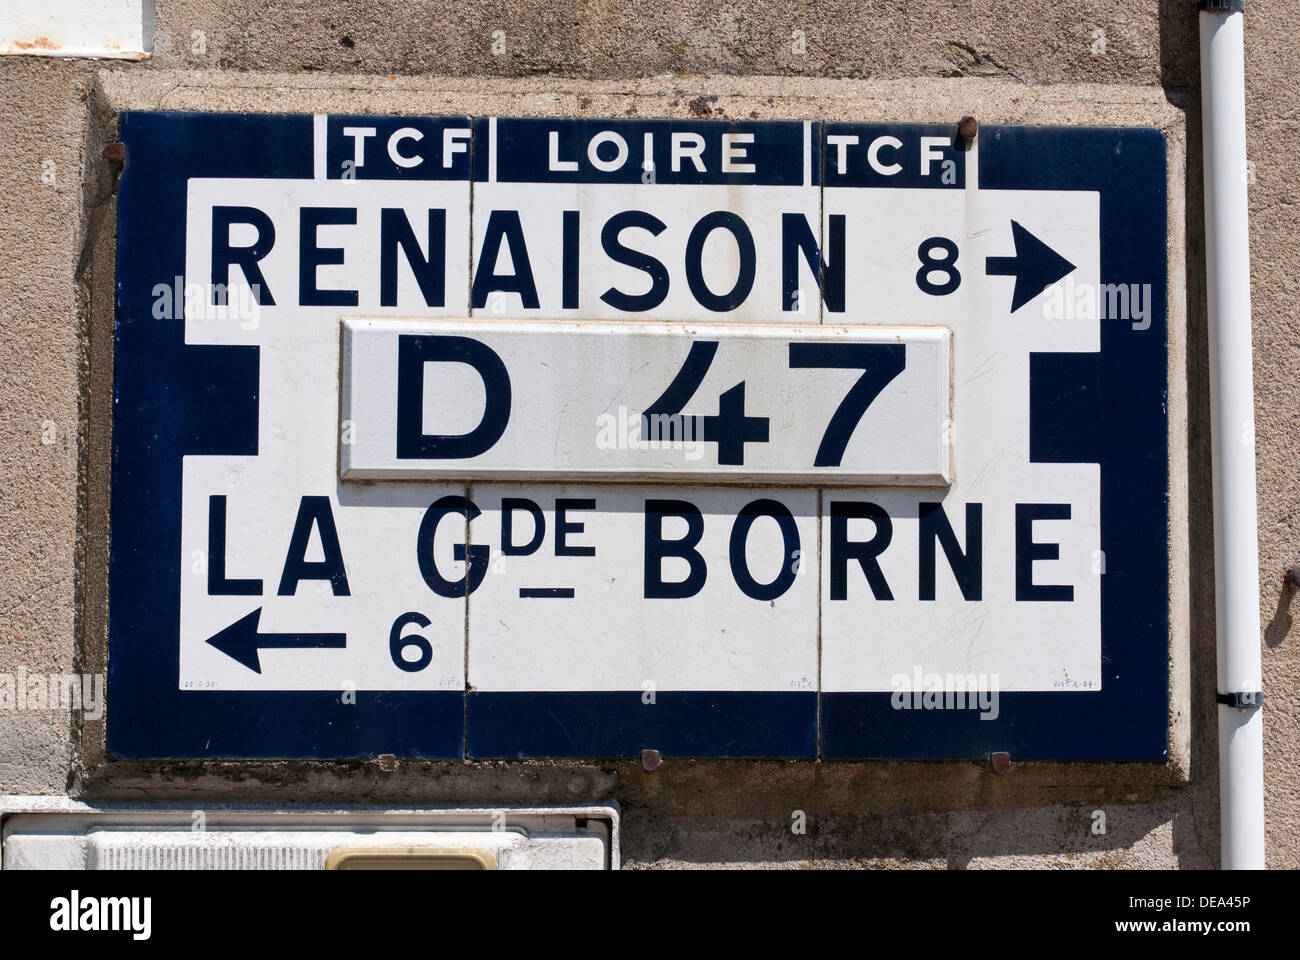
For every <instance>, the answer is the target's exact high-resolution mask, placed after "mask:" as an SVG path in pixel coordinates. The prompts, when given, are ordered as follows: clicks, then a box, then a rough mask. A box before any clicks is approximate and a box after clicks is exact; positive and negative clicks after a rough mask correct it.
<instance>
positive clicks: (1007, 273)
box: [984, 220, 1075, 313]
mask: <svg viewBox="0 0 1300 960" xmlns="http://www.w3.org/2000/svg"><path fill="white" fill-rule="evenodd" d="M1011 239H1012V240H1013V241H1014V242H1015V245H1016V255H1015V256H1014V257H988V258H986V259H985V261H984V272H985V273H987V274H988V275H989V276H990V277H1015V278H1016V288H1015V290H1014V291H1013V292H1012V294H1011V312H1012V313H1015V312H1016V311H1017V310H1019V309H1020V308H1021V307H1023V306H1024V305H1025V304H1026V303H1028V302H1029V301H1030V300H1032V299H1034V297H1036V296H1038V295H1039V294H1040V293H1042V292H1043V291H1044V290H1046V289H1047V288H1048V287H1050V286H1051V285H1052V284H1054V283H1056V281H1057V280H1060V279H1061V278H1062V277H1064V276H1065V275H1066V274H1068V273H1070V272H1071V271H1072V270H1074V269H1075V267H1074V264H1072V263H1071V262H1070V261H1069V260H1066V259H1065V257H1063V256H1061V255H1060V254H1059V253H1057V252H1056V251H1055V250H1053V249H1052V248H1051V247H1049V246H1048V245H1047V244H1045V243H1043V241H1041V240H1039V239H1038V238H1037V237H1036V236H1034V235H1033V234H1032V233H1030V232H1029V231H1028V230H1026V229H1025V228H1024V227H1022V226H1021V225H1020V224H1018V223H1016V221H1014V220H1012V221H1011Z"/></svg>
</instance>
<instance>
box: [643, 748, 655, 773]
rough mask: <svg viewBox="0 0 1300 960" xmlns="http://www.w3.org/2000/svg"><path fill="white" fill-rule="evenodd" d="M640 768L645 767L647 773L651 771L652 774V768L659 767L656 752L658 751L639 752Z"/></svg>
mask: <svg viewBox="0 0 1300 960" xmlns="http://www.w3.org/2000/svg"><path fill="white" fill-rule="evenodd" d="M641 766H643V767H645V768H646V770H647V771H651V772H653V770H654V768H655V767H657V766H659V751H658V750H642V751H641Z"/></svg>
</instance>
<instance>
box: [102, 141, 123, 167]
mask: <svg viewBox="0 0 1300 960" xmlns="http://www.w3.org/2000/svg"><path fill="white" fill-rule="evenodd" d="M104 159H105V160H111V161H113V162H114V163H122V162H123V161H125V160H126V144H124V143H110V144H109V145H108V146H106V147H105V148H104Z"/></svg>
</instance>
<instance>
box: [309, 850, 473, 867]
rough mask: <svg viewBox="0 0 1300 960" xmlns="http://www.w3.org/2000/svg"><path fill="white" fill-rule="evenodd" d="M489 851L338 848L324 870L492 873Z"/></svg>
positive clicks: (328, 859)
mask: <svg viewBox="0 0 1300 960" xmlns="http://www.w3.org/2000/svg"><path fill="white" fill-rule="evenodd" d="M496 868H497V858H496V854H494V853H493V852H492V851H491V850H474V849H469V848H452V849H438V848H432V847H423V848H422V847H403V848H401V849H395V848H391V847H337V848H335V849H334V850H331V851H330V852H329V855H328V856H327V857H326V858H325V869H326V870H495V869H496Z"/></svg>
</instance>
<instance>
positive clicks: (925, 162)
mask: <svg viewBox="0 0 1300 960" xmlns="http://www.w3.org/2000/svg"><path fill="white" fill-rule="evenodd" d="M120 126H121V140H122V142H123V144H124V145H125V156H126V161H125V166H124V168H123V171H122V176H121V181H120V186H119V202H118V207H117V209H118V218H119V220H118V250H117V291H118V301H117V324H116V339H115V354H114V362H115V365H116V370H115V387H114V390H115V394H114V408H113V409H114V422H113V434H112V437H113V478H112V482H113V487H112V490H113V501H112V515H111V524H112V537H111V551H112V552H111V560H110V577H109V588H110V598H109V657H108V663H109V691H108V698H107V702H108V704H109V706H108V716H107V724H108V747H109V750H110V752H112V753H113V754H115V755H119V756H124V757H234V758H244V757H289V758H293V757H372V756H376V755H381V754H391V755H392V756H393V757H394V758H398V759H400V758H405V757H471V758H488V757H534V756H540V757H562V756H567V757H626V758H630V757H637V756H640V755H641V754H642V751H655V752H657V753H658V755H659V756H661V757H665V758H672V757H674V756H701V757H803V758H807V757H818V756H820V757H824V758H863V757H867V758H870V757H905V758H907V757H910V758H942V757H976V756H986V755H989V754H991V753H995V752H1006V753H1009V754H1010V755H1011V756H1012V757H1013V758H1015V759H1016V760H1017V761H1019V760H1027V759H1053V760H1084V759H1098V760H1102V759H1104V760H1159V759H1161V758H1162V757H1164V756H1165V755H1166V752H1167V742H1168V736H1167V717H1168V709H1167V707H1168V689H1169V685H1168V663H1169V616H1168V602H1169V601H1168V597H1169V590H1168V581H1169V559H1168V546H1167V544H1168V519H1167V511H1168V492H1169V475H1170V474H1169V463H1168V442H1167V438H1168V418H1167V402H1168V377H1167V369H1168V354H1167V349H1166V343H1167V324H1166V304H1165V299H1166V256H1167V248H1166V228H1165V224H1166V216H1167V210H1166V202H1165V195H1166V163H1165V145H1164V139H1163V136H1162V135H1161V133H1160V132H1159V131H1158V130H1152V129H1138V128H1124V127H1110V128H1065V127H1014V126H997V125H992V124H981V125H980V128H979V133H978V136H977V137H975V139H974V140H972V141H970V142H965V141H962V140H961V139H960V138H958V137H957V136H956V127H955V118H954V123H953V124H942V125H940V124H892V123H829V122H828V123H821V122H811V121H809V122H784V121H782V122H771V123H767V122H758V121H754V122H749V121H734V122H732V121H727V122H709V121H702V120H696V119H680V120H630V119H620V120H613V119H595V118H592V119H583V120H576V119H549V118H531V119H511V118H498V117H475V118H471V117H464V116H459V117H458V116H448V117H418V116H405V117H403V116H384V117H376V116H283V115H247V114H241V115H228V114H221V115H218V114H171V113H125V114H123V115H122V117H121V124H120ZM160 717H166V718H167V722H166V723H160V722H159V718H160Z"/></svg>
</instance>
